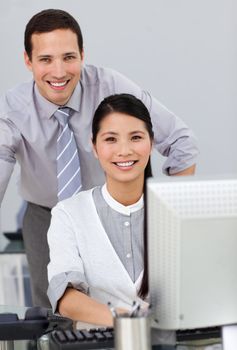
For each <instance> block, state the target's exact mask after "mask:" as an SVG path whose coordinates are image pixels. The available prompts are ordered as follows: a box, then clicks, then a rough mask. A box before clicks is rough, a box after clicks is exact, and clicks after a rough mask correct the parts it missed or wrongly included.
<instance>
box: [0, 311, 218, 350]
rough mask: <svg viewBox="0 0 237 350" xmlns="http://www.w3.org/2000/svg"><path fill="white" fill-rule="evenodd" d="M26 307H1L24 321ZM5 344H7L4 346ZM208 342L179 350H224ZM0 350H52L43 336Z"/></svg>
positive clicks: (1, 345) (182, 347)
mask: <svg viewBox="0 0 237 350" xmlns="http://www.w3.org/2000/svg"><path fill="white" fill-rule="evenodd" d="M26 309H27V308H26V307H20V306H18V307H17V306H4V305H0V313H3V312H13V313H17V314H18V316H19V318H21V319H24V315H25V311H26ZM4 343H5V344H4ZM207 344H208V342H206V345H205V343H204V342H202V343H201V342H200V341H197V342H191V343H190V346H185V345H184V344H179V345H178V346H177V350H204V349H205V350H222V346H221V345H220V344H219V345H214V346H208V345H207ZM0 350H50V348H49V342H48V336H47V335H44V336H42V337H41V338H40V339H39V340H38V341H37V342H35V341H26V340H20V341H19V340H17V341H14V342H9V343H8V344H6V342H0Z"/></svg>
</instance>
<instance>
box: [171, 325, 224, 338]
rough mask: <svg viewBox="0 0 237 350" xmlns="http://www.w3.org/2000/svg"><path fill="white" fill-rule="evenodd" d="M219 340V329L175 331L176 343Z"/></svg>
mask: <svg viewBox="0 0 237 350" xmlns="http://www.w3.org/2000/svg"><path fill="white" fill-rule="evenodd" d="M213 338H221V327H218V326H217V327H207V328H197V329H184V330H178V331H176V340H177V342H183V341H189V340H204V339H213Z"/></svg>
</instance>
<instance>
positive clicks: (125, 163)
mask: <svg viewBox="0 0 237 350" xmlns="http://www.w3.org/2000/svg"><path fill="white" fill-rule="evenodd" d="M134 163H135V162H134V161H133V162H123V163H116V164H117V165H118V166H122V167H123V166H124V167H126V166H131V165H133V164H134Z"/></svg>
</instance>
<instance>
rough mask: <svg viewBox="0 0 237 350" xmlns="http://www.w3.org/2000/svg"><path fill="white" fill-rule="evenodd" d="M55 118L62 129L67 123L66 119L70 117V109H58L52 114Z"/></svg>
mask: <svg viewBox="0 0 237 350" xmlns="http://www.w3.org/2000/svg"><path fill="white" fill-rule="evenodd" d="M54 116H55V118H56V119H57V120H58V122H59V124H60V125H61V126H62V127H64V126H65V125H66V124H67V123H68V119H69V116H70V108H69V107H60V108H58V109H57V110H56V112H55V113H54Z"/></svg>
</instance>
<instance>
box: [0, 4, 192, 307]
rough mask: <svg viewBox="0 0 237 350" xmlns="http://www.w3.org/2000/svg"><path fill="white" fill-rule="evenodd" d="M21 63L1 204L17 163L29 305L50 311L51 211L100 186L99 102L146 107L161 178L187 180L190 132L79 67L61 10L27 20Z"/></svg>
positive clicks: (79, 51)
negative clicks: (121, 97)
mask: <svg viewBox="0 0 237 350" xmlns="http://www.w3.org/2000/svg"><path fill="white" fill-rule="evenodd" d="M121 49H122V48H121ZM24 59H25V63H26V66H27V68H28V69H29V70H30V71H31V72H32V75H33V79H32V81H30V82H26V83H22V84H20V85H18V86H17V87H15V88H13V89H12V90H10V91H8V92H7V93H6V94H5V96H3V97H2V98H1V100H0V169H1V171H0V202H1V201H2V199H3V196H4V193H5V190H6V188H7V184H8V182H9V179H10V176H11V174H12V171H13V168H14V164H15V163H16V161H18V162H19V164H20V168H21V179H20V193H21V195H22V197H23V199H24V200H25V201H26V202H27V210H26V213H25V217H24V222H23V238H24V244H25V249H26V254H27V258H28V263H29V269H30V275H31V282H32V295H33V303H34V305H40V306H48V305H49V303H48V299H47V296H46V290H47V264H48V261H49V253H48V244H47V230H48V227H49V223H50V218H51V208H52V207H53V206H54V205H55V204H56V203H57V202H58V200H61V199H62V198H67V197H68V196H71V195H73V194H75V193H77V192H78V191H79V190H86V189H89V188H91V187H93V186H96V185H100V184H103V183H104V174H103V171H102V169H101V167H100V165H99V162H98V161H97V160H96V159H95V157H94V155H93V151H92V147H91V141H90V136H91V121H92V118H93V114H94V111H95V109H96V108H97V106H98V105H99V103H100V102H101V100H103V99H104V97H106V96H108V95H112V94H116V93H129V94H133V95H135V96H136V97H138V98H140V99H141V100H142V101H143V102H144V104H145V105H146V106H147V108H148V110H149V112H150V114H151V118H152V122H153V127H154V131H155V137H154V147H155V148H156V149H157V150H158V151H159V152H160V153H161V154H162V155H164V156H166V157H167V159H166V161H165V163H164V166H163V171H164V172H165V173H166V174H168V175H175V174H177V175H183V174H184V175H186V174H193V172H194V169H195V162H196V156H197V153H198V151H197V147H196V141H195V138H194V136H193V134H192V132H191V131H190V129H189V128H188V127H187V126H186V125H185V124H184V123H183V122H182V121H181V120H180V119H179V118H177V117H176V116H175V115H174V114H172V113H171V112H169V111H168V110H167V109H166V108H165V107H164V106H162V105H161V104H160V103H159V102H158V101H157V100H156V99H154V98H153V97H152V96H151V95H150V94H149V93H148V92H146V91H143V90H142V89H141V88H140V87H139V86H137V85H136V84H134V83H133V82H132V81H130V80H128V79H127V78H126V77H124V76H123V75H121V74H120V73H118V72H116V71H114V70H111V69H106V68H99V67H95V66H91V65H84V64H83V60H84V51H83V38H82V34H81V30H80V27H79V25H78V23H77V21H76V20H75V19H74V18H73V17H72V16H71V15H70V14H68V13H67V12H65V11H62V10H55V9H48V10H44V11H41V12H39V13H37V14H36V15H34V16H33V17H32V18H31V19H30V21H29V22H28V24H27V26H26V29H25V54H24ZM147 73H148V74H149V72H147ZM59 107H61V108H59ZM63 142H64V143H63ZM63 156H64V157H63ZM63 158H64V162H65V163H63V161H62V160H63ZM71 171H73V172H72V173H71ZM74 182H77V184H75V183H74ZM59 194H60V196H59ZM61 194H63V196H61ZM59 239H60V237H59ZM65 278H66V277H65Z"/></svg>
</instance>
